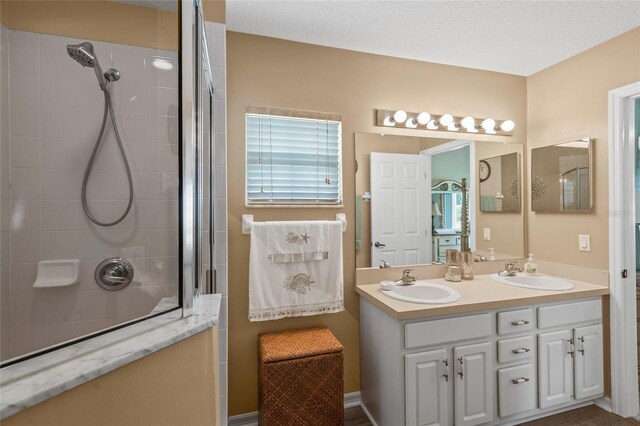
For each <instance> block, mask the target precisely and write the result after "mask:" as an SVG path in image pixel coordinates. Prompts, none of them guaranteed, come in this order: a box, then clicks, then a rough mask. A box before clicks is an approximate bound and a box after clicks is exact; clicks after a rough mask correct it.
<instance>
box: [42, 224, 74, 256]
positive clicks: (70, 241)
mask: <svg viewBox="0 0 640 426" xmlns="http://www.w3.org/2000/svg"><path fill="white" fill-rule="evenodd" d="M79 257H80V240H79V231H43V232H42V259H43V260H52V259H78V258H79Z"/></svg>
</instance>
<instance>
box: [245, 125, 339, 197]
mask: <svg viewBox="0 0 640 426" xmlns="http://www.w3.org/2000/svg"><path fill="white" fill-rule="evenodd" d="M246 120H247V121H246V145H247V146H246V150H247V177H246V179H247V180H246V182H247V188H246V190H247V204H272V205H289V204H295V205H297V204H313V205H317V204H327V205H337V204H341V203H342V190H341V189H342V182H341V167H340V162H341V151H342V150H341V145H342V137H341V135H342V130H341V127H342V123H341V122H339V121H331V120H317V119H309V118H297V117H283V116H275V115H266V114H247V115H246Z"/></svg>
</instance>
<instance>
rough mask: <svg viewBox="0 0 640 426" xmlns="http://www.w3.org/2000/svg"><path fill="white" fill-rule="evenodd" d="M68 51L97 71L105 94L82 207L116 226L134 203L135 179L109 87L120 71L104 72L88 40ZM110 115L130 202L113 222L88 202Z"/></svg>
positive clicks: (86, 175)
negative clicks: (90, 176) (92, 208)
mask: <svg viewBox="0 0 640 426" xmlns="http://www.w3.org/2000/svg"><path fill="white" fill-rule="evenodd" d="M67 53H68V54H69V56H71V58H73V59H74V60H75V61H76V62H78V63H79V64H80V65H82V66H83V67H89V68H93V70H94V71H95V73H96V77H97V79H98V84H99V85H100V89H102V93H103V94H104V113H103V114H102V125H101V126H100V132H99V133H98V138H97V139H96V142H95V145H94V146H93V151H92V152H91V157H90V158H89V163H88V164H87V168H86V169H85V171H84V178H83V179H82V195H81V199H82V208H83V209H84V212H85V214H86V215H87V217H88V218H89V220H90V221H91V222H93V223H95V224H96V225H98V226H114V225H117V224H118V223H120V222H122V221H123V220H124V218H125V217H127V215H128V214H129V211H130V210H131V205H132V204H133V179H132V177H131V168H130V167H129V161H128V160H127V154H126V153H125V150H124V144H123V143H122V139H121V138H120V132H118V125H117V122H116V116H115V114H114V112H113V105H112V103H111V94H110V93H109V87H108V84H109V83H111V82H114V81H118V80H120V71H118V70H117V69H114V68H109V69H108V70H107V71H106V72H105V73H103V72H102V68H100V63H99V62H98V57H97V56H96V54H95V52H94V50H93V45H92V44H91V43H89V42H87V41H85V42H83V43H80V44H69V45H67ZM108 115H110V116H111V124H112V125H113V131H114V133H115V135H116V141H117V142H118V148H119V149H120V155H122V161H123V162H124V166H125V170H126V171H127V179H128V183H129V202H128V203H127V207H126V208H125V211H124V213H122V215H121V216H120V217H119V218H118V219H116V220H114V221H112V222H101V221H99V220H98V219H96V218H95V217H94V216H93V214H92V213H91V211H90V210H89V205H88V204H87V182H88V181H89V175H90V174H91V170H93V163H94V161H95V159H96V154H97V153H98V150H99V148H100V144H101V143H102V136H103V135H104V130H105V127H106V124H107V116H108Z"/></svg>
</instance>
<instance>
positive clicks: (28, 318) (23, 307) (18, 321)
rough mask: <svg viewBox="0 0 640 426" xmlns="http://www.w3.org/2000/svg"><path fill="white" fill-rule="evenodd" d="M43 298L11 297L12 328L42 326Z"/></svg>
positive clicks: (34, 295)
mask: <svg viewBox="0 0 640 426" xmlns="http://www.w3.org/2000/svg"><path fill="white" fill-rule="evenodd" d="M42 309H43V298H42V295H40V294H36V293H33V294H23V295H17V296H11V328H12V329H13V328H14V327H27V326H34V325H41V324H42Z"/></svg>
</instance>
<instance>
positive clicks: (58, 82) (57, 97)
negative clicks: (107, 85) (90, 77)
mask: <svg viewBox="0 0 640 426" xmlns="http://www.w3.org/2000/svg"><path fill="white" fill-rule="evenodd" d="M96 86H97V85H96ZM76 99H77V88H76V79H75V77H74V76H71V75H59V76H56V77H51V76H50V75H46V74H41V75H40V104H41V105H43V106H53V107H67V108H75V107H76V104H77V101H76Z"/></svg>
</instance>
